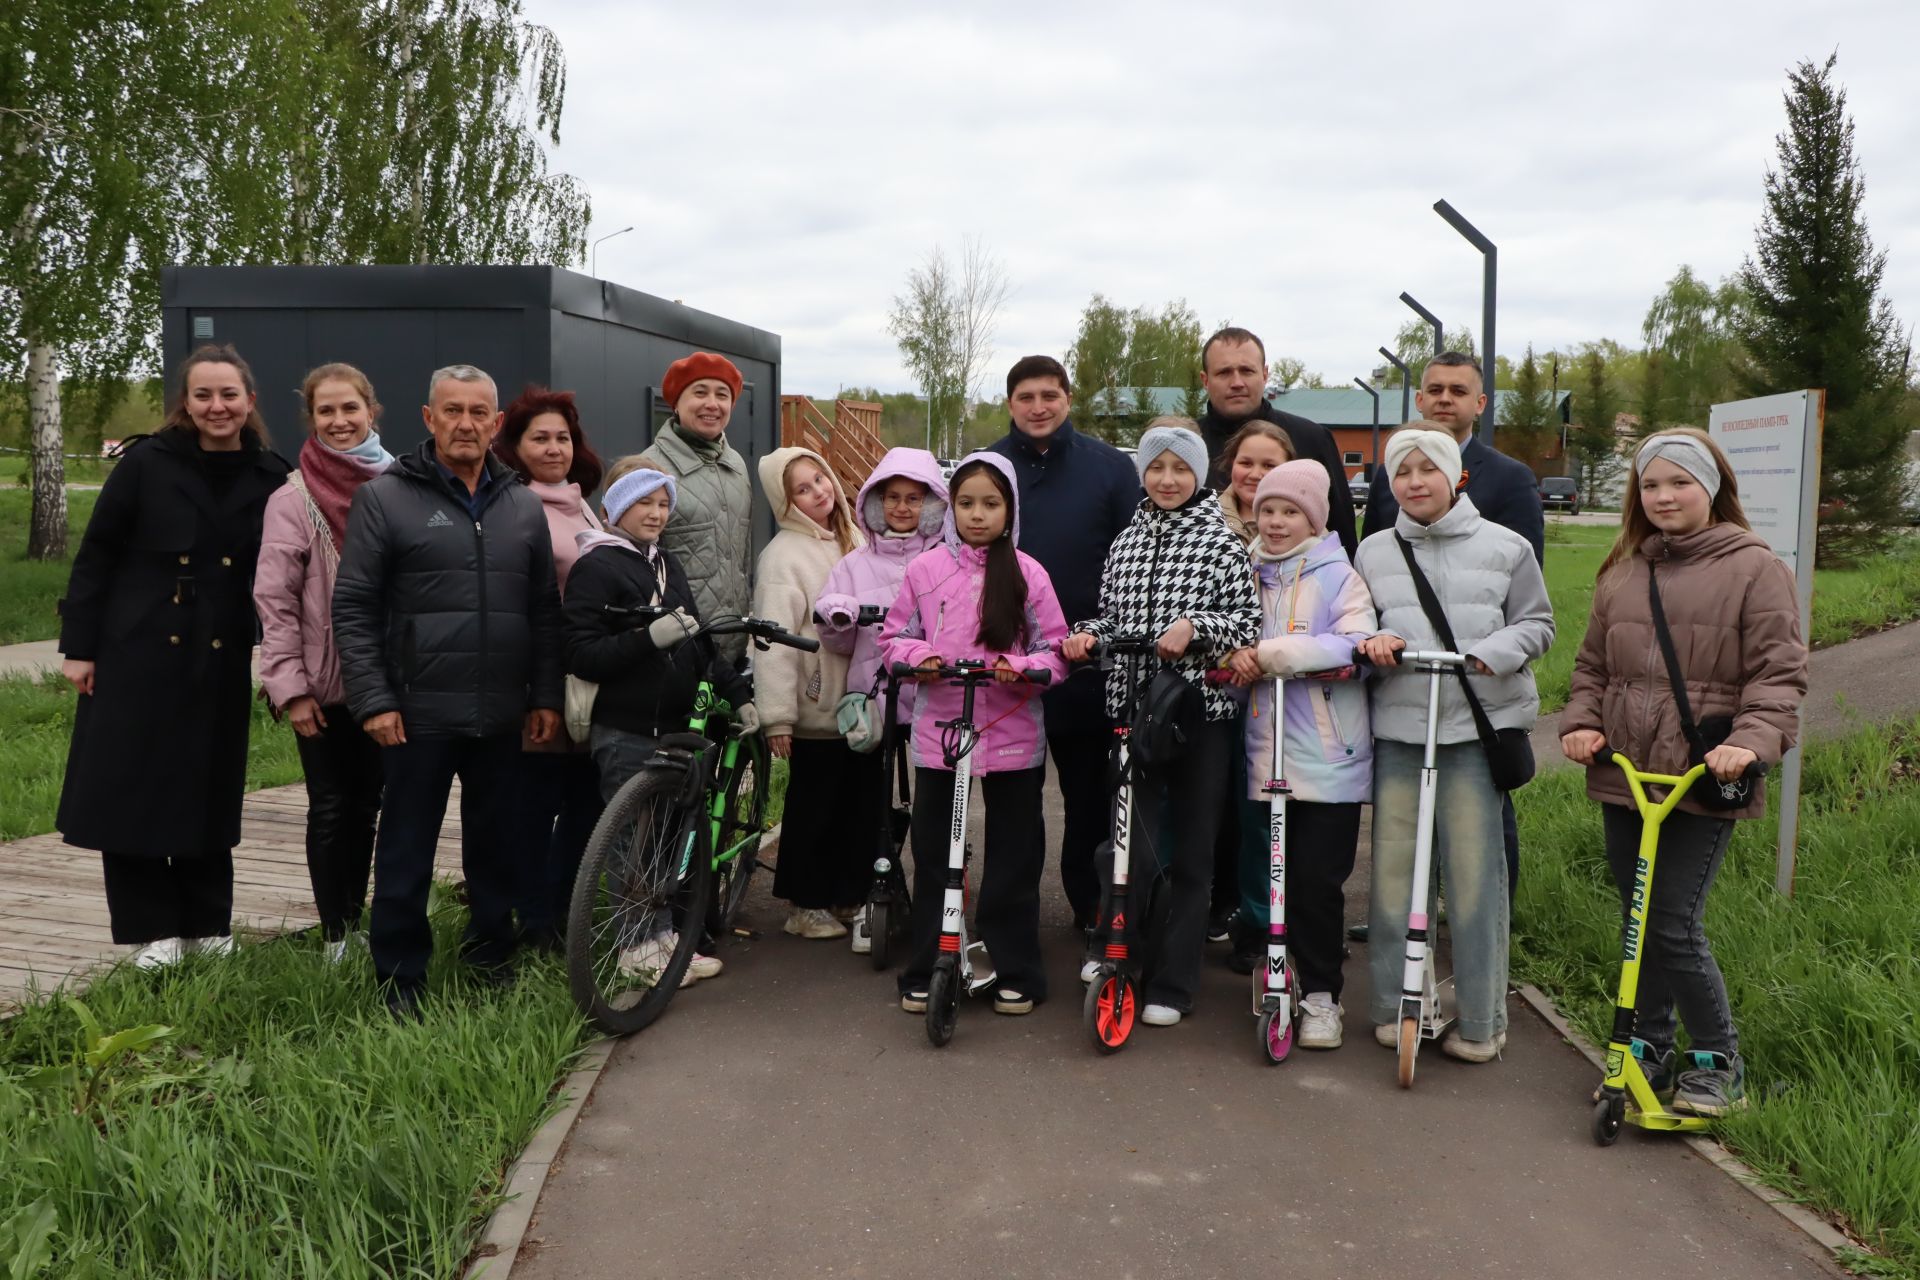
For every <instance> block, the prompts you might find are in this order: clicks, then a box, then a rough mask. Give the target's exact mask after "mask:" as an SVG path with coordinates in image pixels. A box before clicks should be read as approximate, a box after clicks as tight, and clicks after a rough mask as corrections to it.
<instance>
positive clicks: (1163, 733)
mask: <svg viewBox="0 0 1920 1280" xmlns="http://www.w3.org/2000/svg"><path fill="white" fill-rule="evenodd" d="M1206 710H1207V709H1206V701H1205V698H1204V697H1203V696H1202V695H1201V692H1200V690H1198V689H1196V688H1195V687H1194V686H1193V683H1192V682H1191V681H1189V680H1188V679H1187V678H1186V677H1185V676H1183V675H1181V674H1180V673H1179V672H1178V671H1176V670H1175V669H1174V668H1173V666H1172V665H1171V664H1168V663H1164V662H1163V663H1161V665H1160V669H1159V670H1158V671H1156V672H1154V673H1153V679H1152V680H1150V681H1148V682H1147V692H1146V695H1145V696H1144V697H1142V698H1141V699H1140V706H1139V709H1138V710H1136V711H1135V712H1134V716H1133V732H1132V735H1131V736H1130V738H1129V740H1128V744H1127V745H1128V749H1129V751H1130V752H1131V754H1132V757H1133V759H1134V760H1136V761H1138V762H1139V763H1140V765H1141V766H1142V767H1143V768H1148V769H1160V768H1164V767H1166V766H1167V765H1169V764H1171V763H1172V762H1173V761H1175V760H1178V759H1179V758H1180V757H1181V756H1182V755H1184V754H1186V750H1187V744H1188V743H1189V742H1191V741H1193V739H1194V737H1195V735H1197V734H1198V733H1199V732H1200V726H1201V724H1202V723H1203V722H1204V721H1205V718H1206Z"/></svg>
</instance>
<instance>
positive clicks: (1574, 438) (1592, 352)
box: [1567, 345, 1621, 507]
mask: <svg viewBox="0 0 1920 1280" xmlns="http://www.w3.org/2000/svg"><path fill="white" fill-rule="evenodd" d="M1579 388H1580V390H1579V391H1578V392H1577V393H1576V394H1575V397H1574V401H1575V403H1574V407H1575V408H1576V409H1578V410H1579V413H1580V420H1579V421H1578V422H1577V423H1575V424H1574V425H1573V426H1572V427H1571V428H1570V429H1569V430H1568V432H1567V447H1568V449H1569V450H1570V451H1571V452H1572V453H1573V454H1574V455H1575V456H1576V457H1578V458H1579V459H1580V488H1581V491H1582V493H1583V494H1584V499H1583V501H1584V502H1585V505H1587V506H1589V507H1591V506H1593V505H1594V504H1595V502H1596V501H1597V500H1598V498H1599V490H1600V487H1601V486H1602V485H1605V484H1607V483H1608V482H1609V481H1611V480H1612V479H1613V478H1614V477H1615V476H1617V475H1618V474H1619V473H1620V465H1621V462H1620V433H1619V428H1618V426H1617V425H1616V424H1617V421H1618V419H1619V416H1620V395H1619V393H1618V392H1617V391H1615V390H1614V386H1613V371H1612V370H1611V369H1609V368H1608V367H1607V358H1606V353H1605V352H1604V351H1602V350H1601V348H1600V346H1599V345H1595V346H1592V347H1589V348H1587V351H1586V354H1585V355H1583V356H1581V357H1580V364H1579Z"/></svg>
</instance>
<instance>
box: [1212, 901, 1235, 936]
mask: <svg viewBox="0 0 1920 1280" xmlns="http://www.w3.org/2000/svg"><path fill="white" fill-rule="evenodd" d="M1233 915H1234V911H1233V908H1232V907H1227V908H1225V909H1215V910H1214V911H1213V912H1212V913H1211V914H1209V915H1208V916H1207V941H1208V942H1226V941H1229V940H1230V939H1232V937H1233Z"/></svg>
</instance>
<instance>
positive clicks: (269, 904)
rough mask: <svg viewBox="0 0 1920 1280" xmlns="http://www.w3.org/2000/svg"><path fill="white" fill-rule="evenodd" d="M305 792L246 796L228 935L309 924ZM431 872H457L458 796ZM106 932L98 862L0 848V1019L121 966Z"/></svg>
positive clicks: (63, 853) (67, 848) (24, 843)
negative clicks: (37, 995) (43, 995)
mask: <svg viewBox="0 0 1920 1280" xmlns="http://www.w3.org/2000/svg"><path fill="white" fill-rule="evenodd" d="M306 823H307V789H306V787H305V785H303V784H299V783H296V784H294V785H293V786H288V787H273V788H271V789H269V790H266V791H256V792H253V793H252V794H251V795H249V796H248V797H247V798H246V803H245V806H244V808H243V809H242V814H241V820H240V844H239V846H238V847H237V848H235V849H234V851H233V926H234V929H235V930H236V931H240V930H247V931H252V932H263V933H280V932H286V931H291V930H296V929H305V928H307V927H309V926H311V925H313V924H315V923H317V921H318V917H317V916H316V915H315V909H314V905H313V889H312V886H311V885H310V884H309V883H308V881H307V852H306ZM435 864H436V867H437V869H438V871H439V872H440V874H441V876H442V877H443V878H446V877H452V878H456V879H457V878H458V876H459V873H460V788H459V784H458V783H455V784H454V791H453V798H452V800H451V801H449V803H448V805H447V816H446V821H445V822H444V824H443V825H442V826H441V828H440V846H439V849H438V851H437V853H436V856H435ZM131 950H132V948H129V947H120V946H115V945H114V943H113V939H112V937H111V935H110V933H109V931H108V928H107V900H106V895H105V893H104V892H103V890H102V889H101V884H100V855H99V854H97V853H94V852H93V851H91V850H88V849H76V848H74V847H73V846H71V845H68V844H63V843H61V841H60V837H59V836H58V835H54V834H49V835H44V836H30V837H28V838H27V839H25V840H16V841H13V842H12V843H10V844H0V1010H4V1009H9V1008H12V1007H14V1006H16V1005H18V1004H19V1003H20V1002H21V1001H22V1000H23V999H24V998H25V997H26V995H27V993H28V992H29V991H30V990H34V989H38V990H39V991H41V992H47V991H51V990H53V989H54V988H55V987H57V986H59V985H61V984H63V983H71V985H73V986H75V987H78V986H80V985H84V978H85V976H86V975H87V974H88V973H89V972H91V971H93V970H96V969H99V968H102V967H105V966H107V965H111V964H112V963H113V962H114V961H116V960H119V959H121V958H123V957H124V956H125V955H127V954H129V953H130V952H131Z"/></svg>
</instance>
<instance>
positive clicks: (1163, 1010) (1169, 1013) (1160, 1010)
mask: <svg viewBox="0 0 1920 1280" xmlns="http://www.w3.org/2000/svg"><path fill="white" fill-rule="evenodd" d="M1140 1021H1142V1022H1144V1023H1146V1024H1147V1025H1148V1026H1150V1027H1171V1026H1173V1025H1174V1024H1175V1023H1177V1022H1179V1021H1180V1011H1179V1010H1178V1009H1176V1008H1174V1007H1173V1006H1172V1005H1170V1004H1150V1005H1148V1006H1147V1007H1146V1010H1145V1011H1144V1012H1143V1013H1141V1015H1140Z"/></svg>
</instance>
